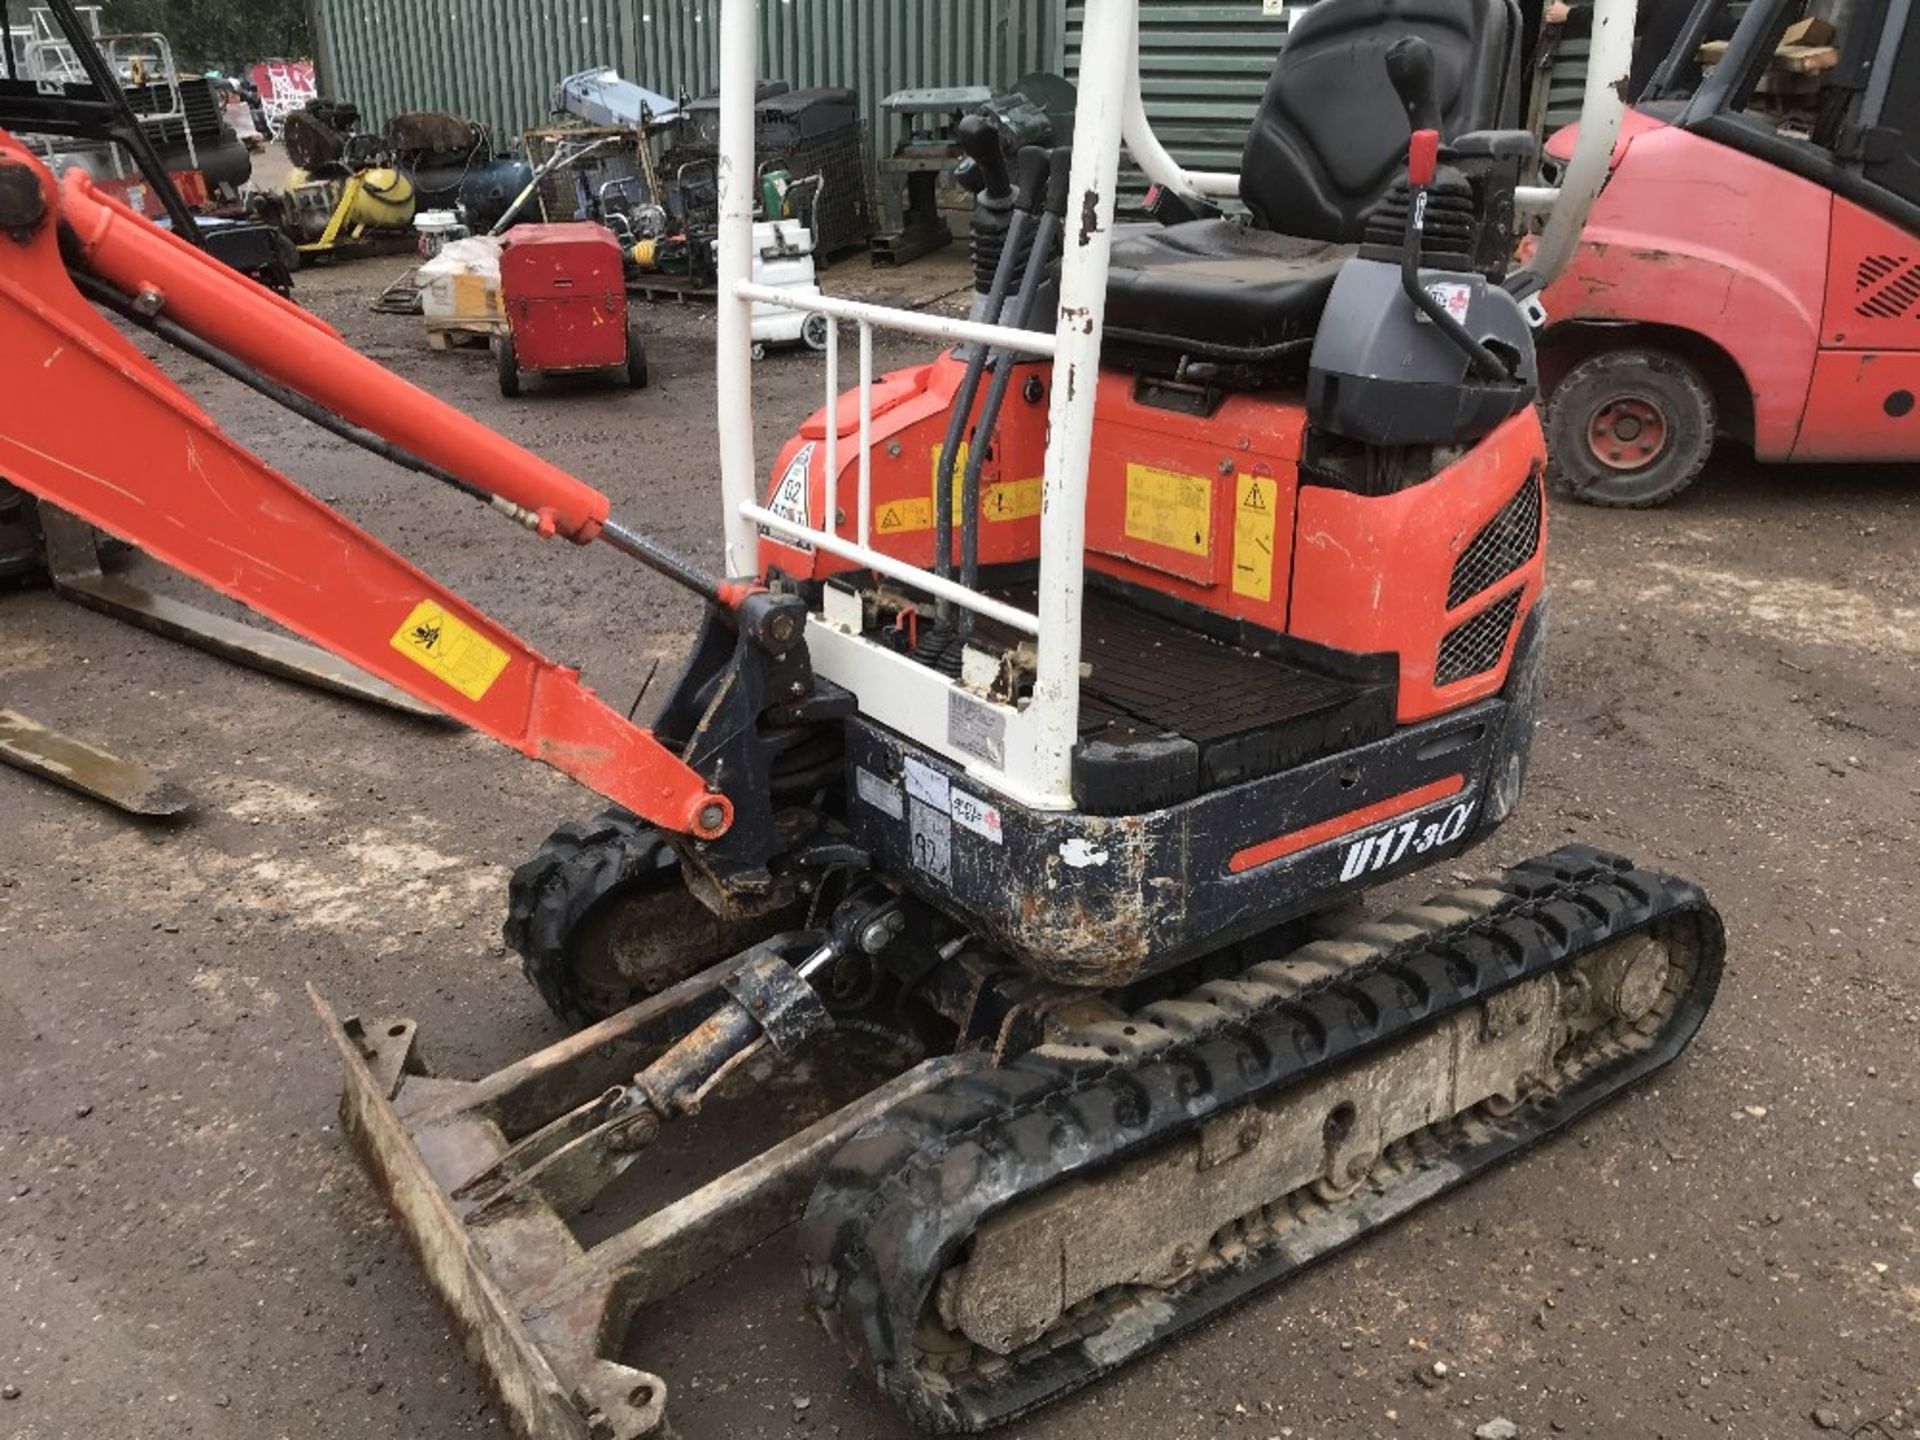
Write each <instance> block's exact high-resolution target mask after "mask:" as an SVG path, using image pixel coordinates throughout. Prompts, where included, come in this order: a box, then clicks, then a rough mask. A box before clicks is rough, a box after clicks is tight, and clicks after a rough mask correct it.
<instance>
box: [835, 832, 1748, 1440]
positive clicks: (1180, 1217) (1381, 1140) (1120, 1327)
mask: <svg viewBox="0 0 1920 1440" xmlns="http://www.w3.org/2000/svg"><path fill="white" fill-rule="evenodd" d="M1724 948H1725V937H1724V931H1723V928H1722V925H1721V921H1720V917H1719V915H1718V913H1717V912H1716V911H1715V910H1714V909H1713V907H1712V905H1711V904H1710V903H1709V902H1708V900H1707V899H1706V897H1705V896H1704V895H1703V894H1702V893H1701V892H1700V891H1699V890H1698V889H1697V888H1696V887H1694V886H1692V885H1691V884H1689V883H1687V882H1685V881H1681V880H1676V879H1673V878H1671V877H1668V876H1665V875H1660V874H1657V873H1653V872H1650V871H1645V870H1640V869H1637V868H1635V867H1634V866H1633V865H1632V864H1631V863H1630V862H1628V861H1626V860H1622V859H1619V858H1617V857H1614V856H1610V855H1606V854H1602V853H1600V852H1598V851H1595V850H1592V849H1588V848H1586V847H1568V848H1565V849H1562V850H1558V851H1555V852H1554V853H1553V854H1551V855H1548V856H1545V857H1543V858H1540V859H1536V860H1531V861H1528V862H1526V863H1524V864H1521V865H1519V866H1517V867H1515V868H1514V869H1512V870H1509V871H1507V872H1506V873H1505V874H1504V875H1503V876H1501V877H1500V878H1499V879H1497V880H1492V881H1488V882H1486V883H1485V884H1484V885H1481V886H1478V887H1473V888H1468V889H1465V890H1460V891H1455V892H1451V893H1449V894H1446V895H1442V896H1439V897H1436V898H1435V899H1433V900H1431V901H1428V902H1427V903H1426V904H1424V905H1421V906H1417V907H1413V908H1410V909H1407V910H1403V911H1399V912H1396V913H1395V914H1393V915H1390V916H1388V917H1386V918H1385V919H1384V920H1382V921H1375V922H1369V923H1360V924H1356V925H1353V926H1350V927H1348V928H1346V929H1345V930H1343V931H1341V932H1340V933H1338V934H1336V935H1334V936H1332V937H1330V938H1327V939H1322V940H1317V941H1315V942H1314V943H1312V944H1310V945H1308V946H1306V947H1304V948H1303V949H1301V950H1298V951H1295V952H1293V953H1292V954H1291V955H1289V956H1287V957H1285V958H1283V959H1281V960H1278V961H1275V962H1270V963H1266V964H1260V965H1255V966H1252V967H1250V968H1249V969H1247V970H1245V971H1243V972H1242V973H1241V974H1240V975H1239V976H1238V977H1237V978H1235V979H1232V980H1227V981H1213V982H1210V983H1208V984H1205V985H1202V986H1200V987H1198V988H1197V989H1196V990H1194V991H1192V992H1190V993H1189V994H1188V995H1186V996H1185V997H1183V998H1181V999H1179V1000H1175V1001H1161V1002H1156V1003H1154V1004H1151V1005H1148V1006H1146V1007H1144V1008H1143V1009H1142V1010H1141V1011H1140V1012H1139V1013H1138V1014H1136V1015H1132V1016H1129V1017H1125V1018H1123V1019H1121V1020H1115V1021H1103V1022H1101V1023H1098V1024H1094V1025H1089V1026H1086V1027H1083V1028H1081V1029H1078V1030H1076V1031H1074V1032H1073V1033H1071V1034H1069V1035H1068V1036H1066V1037H1065V1038H1064V1039H1063V1040H1058V1041H1054V1042H1051V1043H1049V1044H1047V1045H1045V1046H1042V1047H1040V1048H1038V1049H1036V1050H1033V1051H1031V1052H1028V1053H1027V1054H1025V1055H1022V1056H1020V1057H1019V1058H1017V1059H1014V1060H1012V1061H1010V1062H1009V1063H1007V1064H1005V1065H1004V1066H1001V1067H999V1068H997V1069H995V1070H992V1071H988V1072H984V1073H980V1074H975V1075H969V1076H966V1077H964V1078H961V1079H959V1080H956V1081H953V1082H951V1083H950V1084H948V1085H946V1086H944V1087H942V1088H941V1089H939V1090H936V1091H933V1092H931V1093H929V1094H927V1095H925V1096H922V1097H920V1098H917V1099H915V1100H913V1101H910V1102H908V1103H906V1104H904V1105H902V1106H900V1107H898V1108H897V1109H895V1110H893V1111H891V1112H889V1113H888V1114H887V1115H886V1116H885V1117H883V1118H882V1119H880V1120H878V1121H876V1122H875V1123H874V1124H872V1125H871V1126H869V1127H868V1128H867V1129H866V1130H865V1131H863V1132H862V1133H861V1134H860V1135H859V1136H857V1137H856V1138H855V1139H854V1140H852V1141H851V1142H849V1143H848V1144H847V1146H846V1147H845V1148H844V1149H843V1150H842V1151H841V1152H840V1154H839V1155H838V1156H837V1157H836V1159H835V1160H834V1162H833V1164H832V1165H831V1167H830V1168H829V1169H828V1171H827V1173H826V1174H825V1175H824V1176H823V1178H822V1179H821V1181H820V1183H819V1185H818V1187H817V1188H816V1190H815V1192H814V1195H813V1199H812V1201H811V1203H810V1205H809V1207H808V1210H807V1215H806V1219H805V1222H804V1224H803V1227H802V1232H801V1233H802V1239H801V1256H802V1263H803V1269H804V1272H805V1281H806V1288H807V1295H808V1300H809V1303H810V1305H811V1306H812V1308H813V1309H814V1311H815V1312H816V1314H817V1315H818V1316H819V1318H820V1319H821V1321H822V1322H823V1323H824V1324H825V1325H826V1327H827V1329H828V1330H829V1332H830V1333H832V1334H834V1335H835V1336H836V1337H838V1338H839V1339H840V1340H841V1342H842V1343H843V1344H844V1345H845V1346H846V1347H847V1349H848V1350H849V1352H850V1353H851V1354H852V1356H853V1358H854V1360H855V1363H856V1364H857V1365H858V1366H860V1367H861V1368H863V1369H866V1370H869V1371H871V1372H872V1373H873V1374H874V1376H875V1377H876V1379H877V1380H878V1382H879V1384H880V1386H881V1388H882V1389H883V1390H884V1391H886V1392H887V1393H888V1394H890V1395H892V1396H893V1397H894V1398H895V1399H896V1400H897V1401H898V1402H900V1404H901V1405H902V1406H903V1407H904V1408H905V1409H906V1411H907V1412H908V1414H909V1415H910V1416H911V1417H912V1419H913V1420H914V1421H915V1423H917V1424H918V1425H920V1426H922V1427H924V1428H926V1429H928V1430H932V1431H935V1432H940V1433H951V1432H956V1431H978V1430H983V1429H987V1428H989V1427H991V1426H994V1425H997V1424H1000V1423H1003V1422H1005V1421H1007V1420H1010V1419H1012V1418H1014V1417H1015V1416H1018V1415H1020V1414H1022V1413H1024V1412H1026V1411H1028V1410H1031V1409H1033V1408H1034V1407H1036V1406H1039V1405H1042V1404H1044V1403H1046V1402H1048V1401H1050V1400H1053V1399H1055V1398H1057V1397H1059V1396H1060V1395H1063V1394H1065V1393H1067V1392H1068V1391H1071V1390H1073V1389H1076V1388H1078V1387H1079V1386H1081V1385H1084V1384H1086V1383H1088V1382H1089V1381H1091V1380H1094V1379H1096V1378H1097V1377H1099V1376H1100V1375H1102V1374H1105V1373H1106V1372H1108V1371H1110V1370H1112V1369H1114V1368H1115V1367H1116V1366H1118V1365H1120V1364H1122V1363H1123V1362H1125V1361H1126V1360H1128V1359H1130V1358H1132V1357H1134V1356H1136V1355H1139V1354H1141V1353H1143V1352H1145V1351H1147V1350H1149V1349H1151V1348H1153V1347H1154V1346H1156V1345H1158V1344H1161V1343H1163V1342H1164V1341H1166V1340H1167V1339H1169V1338H1170V1337H1172V1336H1174V1335H1176V1334H1178V1333H1180V1332H1181V1331H1183V1330H1186V1329H1187V1328H1189V1327H1190V1326H1192V1325H1195V1324H1197V1323H1198V1322H1200V1321H1201V1320H1204V1319H1206V1318H1208V1317H1209V1316H1212V1315H1214V1314H1216V1313H1218V1312H1219V1311H1220V1310H1221V1309H1222V1308H1224V1307H1225V1306H1227V1305H1230V1304H1232V1303H1234V1302H1236V1301H1238V1300H1240V1299H1243V1298H1245V1297H1246V1296H1248V1295H1250V1294H1252V1293H1254V1292H1256V1291H1258V1290H1260V1289H1262V1288H1264V1287H1266V1286H1269V1285H1272V1284H1274V1283H1276V1282H1278V1281H1280V1280H1282V1279H1284V1278H1286V1277H1287V1276H1289V1275H1291V1274H1293V1273H1294V1272H1296V1271H1298V1270H1300V1269H1301V1268H1303V1267H1304V1266H1306V1265H1308V1264H1310V1263H1312V1262H1313V1261H1315V1260H1318V1259H1320V1258H1323V1257H1325V1256H1327V1255H1329V1254H1332V1253H1333V1252H1334V1251H1336V1250H1339V1249H1341V1248H1342V1247H1344V1246H1346V1245H1348V1244H1350V1243H1352V1242H1353V1241H1355V1240H1357V1239H1359V1238H1361V1237H1362V1236H1363V1235H1366V1234H1368V1233H1370V1232H1371V1231H1373V1230H1375V1229H1377V1228H1380V1227H1381V1226H1383V1225H1385V1224H1387V1223H1388V1222H1389V1221H1391V1220H1393V1219H1395V1218H1397V1217H1399V1216H1401V1215H1403V1214H1405V1213H1407V1212H1408V1211H1410V1210H1412V1209H1413V1208H1414V1207H1416V1206H1417V1205H1419V1204H1421V1203H1422V1202H1424V1201H1426V1200H1429V1199H1432V1198H1433V1197H1434V1196H1437V1195H1440V1194H1443V1193H1445V1192H1447V1191H1449V1190H1451V1189H1453V1188H1455V1187H1456V1186H1458V1185H1460V1184H1462V1183H1464V1182H1465V1181H1467V1180H1469V1179H1471V1178H1473V1177H1474V1176H1476V1175H1478V1174H1480V1173H1481V1172H1483V1171H1485V1170H1486V1169H1488V1168H1489V1167H1491V1166H1492V1165H1495V1164H1497V1163H1498V1162H1500V1161H1502V1160H1505V1159H1507V1158H1509V1157H1510V1156H1512V1155H1514V1154H1515V1153H1517V1152H1518V1151H1520V1150H1522V1149H1524V1148H1525V1147H1526V1146H1528V1145H1530V1144H1532V1143H1534V1142H1535V1141H1537V1140H1540V1139H1542V1138H1543V1137H1545V1136H1547V1135H1549V1134H1551V1133H1553V1132H1554V1131H1556V1130H1559V1129H1561V1128H1562V1127H1564V1126H1566V1125H1568V1124H1569V1123H1571V1122H1572V1121H1573V1120H1574V1119H1576V1118H1578V1117H1579V1116H1580V1115H1582V1114H1584V1113H1585V1112H1586V1111H1588V1110H1589V1109H1591V1108H1593V1107H1594V1106H1595V1105H1597V1104H1599V1103H1600V1102H1602V1101H1604V1100H1606V1099H1609V1098H1611V1097H1612V1096H1614V1095H1617V1094H1619V1093H1620V1092H1621V1091H1623V1090H1625V1089H1626V1088H1628V1087H1629V1086H1631V1085H1633V1084H1635V1083H1636V1082H1638V1081H1640V1080H1643V1079H1645V1078H1646V1077H1647V1076H1648V1075H1650V1074H1652V1073H1653V1072H1654V1071H1656V1070H1658V1069H1659V1068H1660V1067H1661V1066H1663V1065H1665V1064H1666V1063H1667V1062H1668V1061H1670V1060H1672V1059H1673V1058H1674V1057H1675V1056H1676V1055H1678V1054H1679V1053H1680V1052H1681V1051H1682V1050H1683V1049H1685V1047H1686V1045H1687V1043H1688V1042H1689V1041H1690V1040H1691V1039H1692V1037H1693V1035H1694V1033H1695V1032H1696V1031H1697V1030H1698V1028H1699V1025H1700V1023H1701V1021H1702V1019H1703V1018H1704V1017H1705V1015H1706V1012H1707V1009H1708V1007H1709V1006H1710V1005H1711V1003H1712V1000H1713V996H1714V991H1715V989H1716V987H1717V985H1718V983H1719V977H1720V969H1721V963H1722V958H1723V954H1724ZM1430 1082H1431V1083H1430ZM1423 1086H1424V1087H1425V1088H1423ZM1440 1092H1445V1094H1446V1096H1450V1098H1443V1097H1441V1096H1440ZM1263 1186H1264V1187H1265V1188H1264V1189H1263V1188H1262V1187H1263Z"/></svg>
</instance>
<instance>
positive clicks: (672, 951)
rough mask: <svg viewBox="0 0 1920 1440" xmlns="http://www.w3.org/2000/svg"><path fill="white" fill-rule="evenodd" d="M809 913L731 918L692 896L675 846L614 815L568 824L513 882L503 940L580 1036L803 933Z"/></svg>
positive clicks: (622, 814) (646, 828)
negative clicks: (798, 930) (774, 941)
mask: <svg viewBox="0 0 1920 1440" xmlns="http://www.w3.org/2000/svg"><path fill="white" fill-rule="evenodd" d="M797 908H798V907H795V909H794V910H785V911H779V912H776V913H774V914H771V915H762V916H757V917H755V918H753V919H751V920H745V921H739V920H726V919H722V918H721V917H719V916H717V915H715V914H713V913H712V912H711V911H710V910H708V909H707V908H706V906H704V905H702V904H701V903H700V901H699V900H698V899H696V898H695V897H694V895H693V893H692V892H691V891H689V890H688V889H687V887H686V884H685V883H684V881H683V880H682V878H681V874H680V857H679V856H678V855H676V854H675V853H674V850H673V847H672V846H671V845H669V844H668V843H667V841H666V839H665V837H663V836H662V835H661V834H660V833H659V832H658V831H656V830H654V829H653V828H652V827H650V826H648V825H644V824H642V823H641V822H640V821H639V820H637V819H635V818H634V817H633V816H632V815H630V814H628V813H627V812H626V811H624V810H608V811H605V812H604V813H602V814H600V815H598V816H596V817H595V818H594V819H592V820H579V821H574V822H572V823H570V824H567V825H562V826H561V827H560V828H559V829H558V830H556V831H554V832H553V834H552V835H550V836H548V837H547V839H546V841H545V843H543V844H542V845H541V846H540V848H539V849H538V850H536V851H535V852H534V854H533V857H532V858H531V859H529V860H528V861H527V862H526V863H525V864H523V865H522V866H520V868H519V869H517V870H515V871H514V872H513V879H512V881H511V882H510V884H509V886H508V891H507V921H506V925H505V926H504V927H503V929H504V934H505V936H506V942H507V944H508V945H509V946H510V947H511V948H512V949H513V950H514V951H515V952H516V953H518V954H519V956H520V959H521V965H522V968H523V969H524V970H525V971H526V975H527V979H529V980H531V981H532V982H533V986H534V988H535V989H536V990H538V991H539V992H540V998H541V999H543V1000H545V1001H546V1002H547V1007H548V1008H549V1009H550V1010H552V1011H553V1013H554V1014H555V1015H557V1016H558V1017H559V1018H560V1019H561V1021H562V1022H564V1023H565V1024H566V1025H567V1026H568V1027H569V1028H571V1029H575V1030H578V1029H582V1028H584V1027H585V1026H587V1025H591V1024H593V1023H594V1022H595V1021H598V1020H603V1019H605V1018H606V1017H607V1016H609V1015H612V1014H614V1013H616V1012H617V1011H620V1010H623V1009H625V1008H626V1007H627V1006H629V1005H631V1004H633V1003H635V1002H636V1001H638V1000H642V999H645V998H646V997H647V996H649V995H657V994H659V993H660V992H661V991H663V990H666V989H667V988H669V987H670V986H672V985H675V984H678V983H679V982H680V981H682V980H684V979H686V978H687V977H688V976H689V975H695V974H698V973H699V972H700V971H702V970H704V969H706V968H707V967H708V966H710V965H714V964H717V963H718V962H719V961H721V960H724V959H726V958H727V957H728V956H730V955H736V954H739V953H740V952H741V951H743V950H745V949H747V948H749V947H750V946H752V945H754V944H755V943H757V942H758V941H760V940H764V939H765V938H767V937H768V936H769V935H774V934H777V933H779V932H780V931H783V930H789V929H792V928H793V926H794V924H795V923H797V922H796V918H795V915H796V911H797Z"/></svg>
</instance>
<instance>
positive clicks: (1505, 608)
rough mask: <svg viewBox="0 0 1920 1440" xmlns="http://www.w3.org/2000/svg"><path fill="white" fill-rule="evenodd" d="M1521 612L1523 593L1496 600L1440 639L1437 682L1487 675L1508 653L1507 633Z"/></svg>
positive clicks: (1435, 675)
mask: <svg viewBox="0 0 1920 1440" xmlns="http://www.w3.org/2000/svg"><path fill="white" fill-rule="evenodd" d="M1519 613H1520V592H1519V591H1518V590H1515V591H1514V592H1513V593H1512V594H1511V595H1508V596H1507V597H1506V598H1505V599H1502V600H1496V601H1495V602H1494V603H1493V604H1491V605H1489V606H1488V607H1487V608H1486V609H1485V610H1482V611H1481V612H1480V613H1479V614H1478V615H1476V616H1474V617H1473V618H1472V619H1471V620H1463V621H1462V622H1461V623H1460V624H1458V625H1456V626H1454V627H1453V629H1451V630H1449V631H1448V632H1447V634H1446V638H1445V639H1443V640H1442V641H1441V642H1440V657H1439V660H1438V661H1437V662H1436V663H1435V665H1434V667H1433V683H1434V684H1435V685H1452V684H1454V683H1455V682H1457V681H1461V680H1470V679H1472V678H1473V677H1474V676H1475V675H1484V674H1486V673H1487V671H1489V670H1491V669H1493V667H1494V666H1496V665H1498V664H1499V663H1500V657H1501V655H1503V654H1505V653H1506V648H1507V636H1508V635H1510V634H1511V633H1512V632H1513V619H1514V616H1516V615H1518V614H1519Z"/></svg>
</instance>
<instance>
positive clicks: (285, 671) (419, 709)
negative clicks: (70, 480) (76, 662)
mask: <svg viewBox="0 0 1920 1440" xmlns="http://www.w3.org/2000/svg"><path fill="white" fill-rule="evenodd" d="M40 529H41V533H42V534H43V535H44V536H45V537H46V549H47V572H48V574H49V575H50V576H51V577H52V579H53V588H54V589H55V590H56V591H58V592H59V593H60V594H61V595H64V596H65V597H66V598H67V599H69V600H73V601H76V602H77V603H79V604H81V605H85V606H86V607H87V608H88V609H90V610H98V611H100V612H101V613H102V614H103V615H111V616H113V617H114V618H115V619H116V620H125V621H127V622H128V623H130V624H133V625H138V626H140V627H141V628H142V629H146V630H151V631H153V632H154V633H155V634H157V635H164V636H166V637H167V638H168V639H169V640H179V641H181V642H183V643H185V644H188V645H192V646H195V647H197V648H199V649H201V650H206V651H208V652H210V653H212V654H214V655H219V656H221V657H222V658H224V659H227V660H232V661H235V662H237V663H238V664H241V665H246V666H249V667H251V668H252V669H255V670H260V671H263V672H265V673H266V674H268V675H277V676H279V677H281V678H282V679H286V680H297V681H299V682H300V683H301V684H303V685H312V686H314V687H316V688H318V689H321V690H328V691H331V692H333V693H334V694H336V695H345V696H348V697H349V698H351V699H354V700H366V701H370V702H372V703H373V704H375V705H385V706H387V707H388V708H389V709H393V710H399V711H401V712H403V713H405V714H408V715H418V716H422V717H424V718H428V719H433V720H444V719H445V718H446V717H445V716H444V715H443V714H442V713H441V712H440V711H439V710H437V709H435V708H434V707H432V706H430V705H424V704H422V703H421V702H420V701H418V700H416V699H414V698H413V696H411V695H409V694H407V692H406V691H404V690H401V689H400V688H398V687H397V686H393V685H389V684H387V683H386V682H385V681H382V680H376V679H374V678H373V677H372V676H371V675H369V674H367V673H366V672H365V671H364V670H361V669H360V668H359V667H358V666H356V665H349V664H348V663H347V662H346V661H344V660H341V659H340V658H339V657H337V656H335V655H330V654H328V653H327V652H326V651H325V650H322V649H321V648H320V647H319V646H317V645H309V644H307V643H306V642H305V641H303V640H296V639H294V638H293V637H292V636H290V635H277V634H275V633H273V632H272V631H270V630H261V629H258V628H257V627H255V626H252V625H243V624H241V623H240V622H239V621H237V620H230V619H228V618H227V617H226V616H224V615H216V614H214V613H213V612H212V611H211V610H203V609H201V608H200V607H199V606H197V605H189V604H187V603H186V602H185V601H183V600H176V599H173V598H172V597H171V596H167V595H161V594H157V593H156V592H154V591H152V590H148V589H146V588H145V587H143V586H140V585H135V584H133V583H132V582H131V581H129V580H126V579H123V578H121V577H120V576H117V575H109V574H107V573H106V572H105V570H104V569H103V567H102V566H101V563H100V550H99V545H98V543H97V541H96V540H95V538H94V532H93V527H92V526H91V525H88V524H86V523H85V522H84V521H81V520H77V519H75V518H74V517H73V516H71V515H69V514H67V513H66V512H65V511H64V510H61V509H60V508H58V507H57V506H53V505H42V506H41V507H40Z"/></svg>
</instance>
